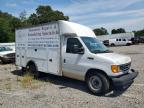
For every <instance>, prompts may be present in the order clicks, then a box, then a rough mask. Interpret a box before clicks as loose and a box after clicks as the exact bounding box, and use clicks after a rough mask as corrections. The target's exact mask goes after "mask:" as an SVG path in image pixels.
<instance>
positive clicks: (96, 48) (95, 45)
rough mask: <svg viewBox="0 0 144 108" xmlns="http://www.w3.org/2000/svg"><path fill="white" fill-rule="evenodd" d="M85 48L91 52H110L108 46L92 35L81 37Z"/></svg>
mask: <svg viewBox="0 0 144 108" xmlns="http://www.w3.org/2000/svg"><path fill="white" fill-rule="evenodd" d="M81 39H82V40H83V42H84V43H85V45H86V46H87V48H88V49H89V51H90V52H92V53H107V52H110V51H109V50H108V48H107V47H106V46H105V45H104V44H103V43H102V42H100V41H99V40H98V39H96V38H94V37H81Z"/></svg>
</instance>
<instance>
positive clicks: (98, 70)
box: [85, 69, 112, 84]
mask: <svg viewBox="0 0 144 108" xmlns="http://www.w3.org/2000/svg"><path fill="white" fill-rule="evenodd" d="M94 72H99V73H101V74H103V75H104V76H106V78H107V79H108V80H109V81H110V83H111V84H112V80H111V79H110V78H109V77H108V75H107V74H106V73H105V72H104V71H103V70H100V69H89V70H88V71H87V73H86V75H85V81H86V79H87V77H88V75H90V74H92V73H94Z"/></svg>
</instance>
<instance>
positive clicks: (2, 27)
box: [0, 6, 69, 43]
mask: <svg viewBox="0 0 144 108" xmlns="http://www.w3.org/2000/svg"><path fill="white" fill-rule="evenodd" d="M26 15H27V13H26V11H23V12H21V13H20V15H19V18H16V17H14V16H12V15H10V14H8V13H5V12H2V11H0V43H3V42H14V41H15V29H16V28H19V27H27V26H31V25H37V24H41V23H47V22H50V21H56V20H69V17H68V16H64V14H63V13H62V12H60V11H58V10H56V11H54V10H53V9H52V8H51V7H50V6H39V7H38V8H37V9H36V13H33V14H31V15H30V16H29V17H28V18H27V17H26Z"/></svg>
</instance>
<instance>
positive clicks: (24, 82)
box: [17, 74, 42, 89]
mask: <svg viewBox="0 0 144 108" xmlns="http://www.w3.org/2000/svg"><path fill="white" fill-rule="evenodd" d="M17 81H18V82H20V85H21V87H22V88H30V89H37V88H39V87H40V86H41V85H42V81H40V80H36V79H34V76H33V75H31V74H25V75H24V76H23V77H22V78H19V77H17Z"/></svg>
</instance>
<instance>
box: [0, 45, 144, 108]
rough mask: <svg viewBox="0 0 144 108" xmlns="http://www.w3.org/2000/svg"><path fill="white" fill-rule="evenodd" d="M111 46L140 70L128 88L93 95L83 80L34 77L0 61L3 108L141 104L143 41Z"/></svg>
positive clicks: (116, 107)
mask: <svg viewBox="0 0 144 108" xmlns="http://www.w3.org/2000/svg"><path fill="white" fill-rule="evenodd" d="M110 49H111V50H113V51H115V52H118V53H121V54H125V55H129V56H130V57H131V58H132V61H133V62H132V68H134V69H136V70H138V71H139V75H138V77H137V78H136V80H135V82H134V83H133V84H132V85H131V86H130V87H129V88H128V89H127V90H125V91H118V90H117V91H112V92H111V93H109V94H107V95H105V96H94V95H92V94H90V93H89V91H88V90H87V88H86V87H85V83H83V82H81V81H77V80H73V79H69V78H64V77H57V76H53V75H49V74H43V76H42V78H40V79H38V80H34V79H31V78H29V77H27V76H23V75H22V73H21V71H19V70H17V67H15V65H14V64H7V65H0V108H33V107H35V108H105V107H106V108H142V107H143V106H144V45H132V46H122V47H112V48H110ZM25 79H26V80H25Z"/></svg>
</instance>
